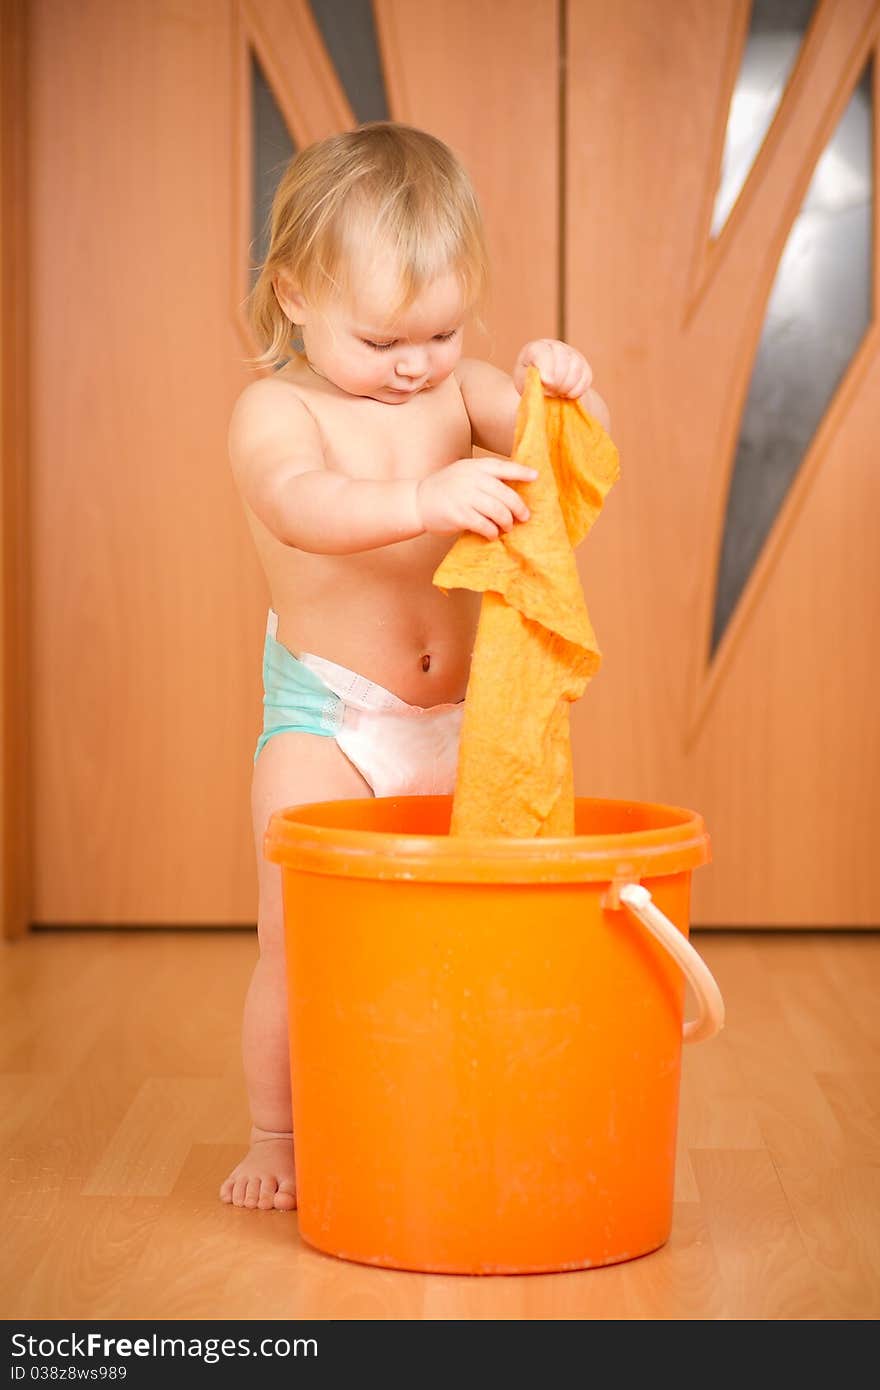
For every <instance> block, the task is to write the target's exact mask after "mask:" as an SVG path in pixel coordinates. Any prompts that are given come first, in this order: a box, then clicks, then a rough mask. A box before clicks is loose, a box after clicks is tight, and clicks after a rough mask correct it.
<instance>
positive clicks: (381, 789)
mask: <svg viewBox="0 0 880 1390" xmlns="http://www.w3.org/2000/svg"><path fill="white" fill-rule="evenodd" d="M277 632H278V614H277V613H276V612H275V611H274V610H273V609H271V608H270V609H269V617H268V621H267V624H266V642H265V646H264V648H263V691H264V694H263V732H262V733H261V735H260V737H259V739H258V740H257V748H256V752H255V753H254V762H256V760H257V758H258V757H259V755H260V753H261V751H262V749H263V748H264V747H265V746H266V744H267V743H268V741H269V739H270V738H272V737H274V735H275V734H280V733H307V734H316V735H318V736H319V737H322V738H334V739H335V740H336V742H337V744H338V745H339V747H340V748H341V749H342V752H343V753H344V754H345V756H346V757H347V758H348V760H349V762H351V763H353V764H354V766H355V767H356V768H357V770H358V772H360V774H361V776H362V777H363V778H364V780H365V781H366V782H367V785H368V786H369V787H370V790H371V791H372V793H373V795H374V796H432V795H451V793H452V792H453V790H454V788H455V774H456V768H457V764H458V743H459V737H460V735H461V721H462V717H463V715H464V701H463V700H461V701H459V702H458V703H457V704H443V705H431V706H429V707H428V708H427V709H423V708H422V707H421V706H420V705H408V704H407V703H406V701H405V700H401V699H399V698H398V696H397V695H394V694H393V693H392V692H391V691H390V690H386V689H385V688H384V686H381V685H376V683H375V681H370V680H367V678H366V677H365V676H359V675H357V673H356V672H354V671H349V670H348V669H347V668H346V667H345V666H338V665H337V664H336V662H334V661H326V660H325V659H324V658H323V657H320V656H314V655H313V654H312V653H311V652H301V653H300V654H299V656H294V655H293V653H292V652H290V651H288V649H287V648H286V647H284V646H282V645H281V643H280V642H278V641H277V637H276V634H277Z"/></svg>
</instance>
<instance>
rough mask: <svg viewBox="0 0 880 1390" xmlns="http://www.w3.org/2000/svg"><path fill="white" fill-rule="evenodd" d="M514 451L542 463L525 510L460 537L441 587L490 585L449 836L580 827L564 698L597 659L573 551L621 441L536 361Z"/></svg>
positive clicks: (609, 482) (524, 489)
mask: <svg viewBox="0 0 880 1390" xmlns="http://www.w3.org/2000/svg"><path fill="white" fill-rule="evenodd" d="M513 457H514V458H515V459H517V461H518V462H519V463H524V464H526V465H527V466H529V467H531V468H535V469H537V470H538V477H537V478H536V479H535V480H534V481H533V482H528V483H523V484H521V485H520V490H521V493H522V496H523V498H524V499H525V501H526V503H527V505H528V508H529V511H530V517H529V520H528V521H526V522H517V523H516V524H515V525H514V527H513V529H512V530H511V531H507V532H502V533H501V535H499V536H498V537H497V538H496V539H494V540H487V539H486V537H484V536H478V535H476V534H474V533H473V532H467V533H465V534H464V535H462V536H460V537H459V539H458V540H457V541H456V543H455V544H454V545H453V546H452V548H451V550H450V551H449V553H448V555H447V556H446V557H445V559H444V560H443V561H442V562H441V564H440V565H439V567H438V569H437V571H436V573H435V574H434V583H435V584H436V585H437V586H438V588H441V589H443V590H444V591H445V590H448V589H474V590H476V591H478V592H482V593H483V602H482V606H481V609H480V621H479V626H478V628H477V636H476V641H475V643H474V651H473V658H472V662H471V671H470V677H469V680H468V687H467V699H466V703H465V710H464V719H463V723H462V731H461V744H460V749H459V756H458V770H457V777H456V786H455V797H454V801H453V810H452V821H451V824H450V834H452V835H510V836H517V837H523V838H528V837H533V836H537V835H554V836H555V835H563V836H568V835H573V834H574V775H573V769H572V760H571V738H570V732H569V707H570V705H571V703H572V701H573V700H577V699H579V698H580V696H581V695H582V694H583V693H584V691H585V689H586V687H587V684H588V682H589V680H590V679H591V677H592V676H593V675H595V673H596V671H598V669H599V665H600V663H601V654H600V652H599V648H598V646H597V643H596V637H595V633H594V632H593V628H592V625H591V623H590V618H589V614H588V613H587V605H586V603H585V601H584V595H583V590H582V589H581V583H580V578H579V576H578V571H577V566H576V564H575V558H574V547H575V546H576V545H578V544H579V543H580V541H582V540H583V538H584V536H585V535H586V534H587V532H588V531H589V530H590V527H591V526H592V525H593V522H594V521H595V520H596V517H597V516H598V515H599V512H600V511H601V509H602V504H603V502H604V500H605V495H606V493H607V492H608V490H609V488H611V487H612V486H613V484H614V483H615V482H616V481H617V478H618V477H619V475H620V464H619V459H618V454H617V449H616V448H615V446H614V444H613V443H612V441H611V439H610V438H609V436H608V435H607V433H606V432H605V430H604V429H603V428H602V426H601V425H600V424H599V423H598V421H596V420H594V419H593V418H592V416H590V415H588V414H587V412H586V411H585V410H584V408H583V407H582V406H581V404H580V402H579V401H574V400H570V399H564V398H562V397H558V396H548V397H545V396H544V391H543V386H542V384H541V376H540V373H539V371H538V368H537V367H534V366H532V367H530V368H529V369H528V372H527V375H526V382H525V387H524V389H523V393H522V399H521V401H520V405H519V411H518V413H517V419H516V430H515V433H514V441H513Z"/></svg>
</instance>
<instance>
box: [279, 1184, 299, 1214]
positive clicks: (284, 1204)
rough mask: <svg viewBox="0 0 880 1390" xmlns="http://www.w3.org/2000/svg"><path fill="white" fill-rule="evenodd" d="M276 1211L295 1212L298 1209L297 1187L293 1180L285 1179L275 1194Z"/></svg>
mask: <svg viewBox="0 0 880 1390" xmlns="http://www.w3.org/2000/svg"><path fill="white" fill-rule="evenodd" d="M274 1201H275V1210H276V1211H294V1210H295V1208H296V1185H295V1183H294V1181H293V1179H292V1178H285V1179H284V1181H283V1182H281V1183H279V1184H278V1191H277V1192H276V1193H275V1198H274Z"/></svg>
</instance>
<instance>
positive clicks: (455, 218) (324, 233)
mask: <svg viewBox="0 0 880 1390" xmlns="http://www.w3.org/2000/svg"><path fill="white" fill-rule="evenodd" d="M268 232H269V249H268V252H267V255H266V259H265V261H264V262H263V264H262V266H261V267H260V273H259V276H258V278H257V280H256V283H255V284H254V287H253V289H252V290H251V292H250V294H249V295H248V298H247V300H246V301H245V302H246V305H247V311H248V317H249V319H250V323H251V326H252V328H253V330H254V333H255V334H256V337H257V340H258V342H259V343H260V344H261V346H262V347H263V349H264V350H263V351H262V352H261V353H260V354H259V356H257V357H249V358H245V361H247V362H249V363H252V364H254V366H255V367H257V368H259V367H269V368H274V367H277V366H279V365H281V363H283V362H284V361H286V360H287V359H288V358H290V357H291V356H292V354H293V353H295V352H296V353H299V354H300V355H302V353H301V348H299V347H297V346H296V345H295V340H296V339H297V338H298V332H297V328H296V325H294V324H292V323H291V322H290V320H289V319H288V318H287V315H286V314H285V313H284V311H283V309H282V308H281V305H280V304H279V303H278V299H277V297H276V294H275V288H274V283H273V282H274V280H275V277H276V276H277V275H278V273H279V272H283V273H284V274H285V275H286V276H289V277H290V279H291V281H292V282H293V283H295V284H296V285H297V287H298V288H299V289H300V290H301V291H302V293H303V294H304V296H305V298H306V299H307V300H308V301H310V302H311V303H313V304H316V305H321V304H325V303H327V302H328V301H329V300H331V299H343V298H345V297H348V296H350V291H351V281H352V277H351V265H352V261H353V260H354V253H355V251H356V250H358V249H364V250H367V251H369V250H370V249H373V248H378V247H383V248H385V249H387V250H389V251H390V252H391V254H392V256H393V257H394V261H395V264H396V266H397V269H398V274H399V285H400V291H401V294H400V300H399V302H398V303H397V304H396V305H395V306H394V308H393V310H392V313H391V318H392V319H393V318H394V317H395V316H396V315H397V314H400V313H403V312H404V311H405V310H406V309H408V308H409V306H410V305H411V304H412V303H413V301H414V300H415V299H416V298H417V296H418V295H419V293H420V292H421V290H422V289H423V288H424V287H425V286H426V285H428V284H430V282H431V281H432V280H434V279H435V278H436V277H438V276H440V275H443V274H445V273H448V272H450V271H452V272H454V273H455V274H457V276H458V279H459V283H460V285H461V289H462V294H463V298H464V304H465V306H466V309H467V310H468V311H470V312H471V313H473V315H474V318H475V321H476V323H477V324H478V325H479V326H480V327H481V328H483V329H485V324H484V322H483V319H482V317H481V311H483V310H484V309H485V303H486V298H487V295H488V289H489V264H488V255H487V251H486V243H485V234H484V231H483V221H482V216H481V214H480V208H479V204H478V202H477V198H476V194H475V193H474V190H473V187H472V185H471V181H470V179H469V177H468V175H467V173H466V172H465V170H464V168H463V167H462V165H461V164H460V163H459V161H458V159H457V158H456V156H455V155H454V154H453V152H452V150H450V149H449V147H448V146H447V145H444V144H443V142H442V140H438V139H437V138H436V136H433V135H429V134H428V133H427V132H426V131H424V130H417V129H416V128H415V127H414V126H409V125H401V124H400V123H399V122H396V121H369V122H366V123H364V124H363V125H359V126H357V127H356V128H355V129H354V130H347V131H343V132H342V133H341V134H339V135H331V136H329V137H328V138H327V139H325V140H320V141H318V142H317V143H316V144H314V145H309V146H307V148H305V149H303V150H300V151H299V153H298V154H296V155H294V157H293V159H291V160H290V163H289V164H288V165H287V168H286V169H285V171H284V173H283V174H282V176H281V179H280V181H279V184H278V187H277V188H276V190H275V196H274V198H273V200H272V207H271V210H270V213H269V218H268Z"/></svg>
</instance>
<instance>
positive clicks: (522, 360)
mask: <svg viewBox="0 0 880 1390" xmlns="http://www.w3.org/2000/svg"><path fill="white" fill-rule="evenodd" d="M532 365H534V366H535V367H537V368H538V371H539V372H540V374H541V384H542V385H543V387H544V390H545V392H546V393H547V394H548V395H555V396H572V397H574V399H575V400H577V399H578V398H579V397H580V396H582V395H583V394H584V392H585V391H586V390H587V388H588V387H589V385H590V382H591V381H592V380H593V372H592V369H591V367H590V364H589V362H588V361H587V359H586V358H585V357H584V356H583V354H582V353H580V352H578V350H577V348H573V347H569V346H568V343H560V342H557V340H556V339H555V338H536V339H535V340H534V342H531V343H526V345H525V347H524V348H522V349H521V351H520V354H519V357H518V358H517V359H516V366H515V367H514V369H513V384H514V386H515V387H516V389H517V391H518V392H519V394H520V395H522V393H523V388H524V387H525V384H526V368H527V367H529V366H532Z"/></svg>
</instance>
